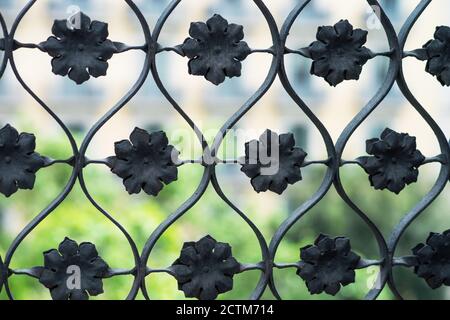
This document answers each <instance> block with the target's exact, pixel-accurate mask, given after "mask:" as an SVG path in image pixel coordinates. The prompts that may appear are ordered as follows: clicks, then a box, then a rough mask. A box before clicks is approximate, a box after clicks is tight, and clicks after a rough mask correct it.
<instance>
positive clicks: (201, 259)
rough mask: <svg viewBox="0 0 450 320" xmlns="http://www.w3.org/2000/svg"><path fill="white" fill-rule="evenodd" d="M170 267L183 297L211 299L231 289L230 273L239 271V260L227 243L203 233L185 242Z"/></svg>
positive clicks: (233, 273) (231, 276) (231, 279)
mask: <svg viewBox="0 0 450 320" xmlns="http://www.w3.org/2000/svg"><path fill="white" fill-rule="evenodd" d="M171 270H172V272H173V274H174V276H175V278H176V279H177V281H178V287H179V289H180V290H182V291H183V292H184V294H185V295H186V297H187V298H197V299H200V300H214V299H216V298H217V296H218V295H219V294H221V293H225V292H228V291H231V290H232V289H233V276H234V275H235V274H236V273H238V272H239V271H240V264H239V263H238V262H237V261H236V259H235V258H233V256H232V253H231V247H230V245H229V244H227V243H221V242H217V241H216V240H215V239H213V238H212V237H211V236H206V237H204V238H203V239H201V240H199V241H198V242H187V243H185V244H184V246H183V249H182V250H181V255H180V257H179V258H178V259H177V260H176V261H175V262H174V263H173V265H172V267H171Z"/></svg>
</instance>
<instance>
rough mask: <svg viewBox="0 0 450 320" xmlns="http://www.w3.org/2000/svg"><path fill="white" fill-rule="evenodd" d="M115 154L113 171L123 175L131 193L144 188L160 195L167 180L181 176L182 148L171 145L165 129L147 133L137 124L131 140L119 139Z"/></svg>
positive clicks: (112, 164) (147, 191)
mask: <svg viewBox="0 0 450 320" xmlns="http://www.w3.org/2000/svg"><path fill="white" fill-rule="evenodd" d="M115 152H116V156H115V157H111V158H109V165H110V167H111V171H112V172H113V173H115V174H116V175H118V176H119V177H120V178H122V179H123V184H124V185H125V188H126V190H127V191H128V193H130V194H138V193H140V192H141V190H144V192H145V193H147V194H149V195H152V196H157V195H158V194H159V192H160V191H161V190H162V189H163V187H164V185H163V183H164V184H166V185H167V184H169V183H171V182H173V181H176V180H177V179H178V169H177V165H176V163H177V162H178V155H179V152H178V151H177V150H176V149H175V147H174V146H172V145H169V141H168V139H167V136H166V134H165V133H164V132H163V131H159V132H153V133H151V134H150V133H148V132H147V131H145V130H143V129H139V128H135V129H134V131H133V132H132V133H131V135H130V141H129V140H123V141H120V142H116V144H115Z"/></svg>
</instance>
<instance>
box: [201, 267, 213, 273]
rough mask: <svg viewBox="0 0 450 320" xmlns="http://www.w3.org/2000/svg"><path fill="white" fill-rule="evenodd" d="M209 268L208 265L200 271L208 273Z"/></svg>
mask: <svg viewBox="0 0 450 320" xmlns="http://www.w3.org/2000/svg"><path fill="white" fill-rule="evenodd" d="M210 271H211V269H210V268H209V267H203V269H202V272H203V273H209V272H210Z"/></svg>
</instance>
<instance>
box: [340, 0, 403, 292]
mask: <svg viewBox="0 0 450 320" xmlns="http://www.w3.org/2000/svg"><path fill="white" fill-rule="evenodd" d="M367 3H368V4H369V5H370V6H372V7H374V6H376V7H377V8H379V10H380V12H379V14H380V17H379V19H380V22H381V24H382V26H383V29H384V31H385V32H386V35H387V38H388V42H389V47H390V50H391V51H392V55H391V56H390V64H389V69H388V72H387V75H386V80H385V81H384V83H383V85H382V86H381V87H380V89H379V90H378V92H377V93H376V94H375V96H374V97H373V98H372V99H371V100H370V101H369V102H368V103H367V105H366V106H365V107H364V108H363V109H362V110H361V111H360V112H359V113H358V114H357V115H356V116H355V117H354V118H353V119H352V120H351V122H350V123H349V124H348V125H347V127H346V128H345V129H344V131H343V132H342V134H341V135H340V137H339V138H338V140H337V142H336V152H337V155H338V159H340V160H341V159H342V155H343V153H344V150H345V147H346V145H347V143H348V141H349V139H350V137H351V136H352V134H353V133H354V132H355V130H356V129H357V128H358V127H359V126H360V125H361V124H362V123H363V122H364V121H365V120H366V119H367V117H369V115H370V114H371V113H372V112H373V111H374V110H375V109H376V108H377V107H378V105H379V104H380V103H381V102H382V101H383V99H384V98H385V97H386V96H387V94H388V93H389V92H390V90H391V88H392V86H393V85H394V83H395V79H396V77H397V73H398V70H399V68H400V64H401V59H402V52H401V50H400V47H399V44H398V39H397V33H396V32H395V29H394V27H393V26H392V23H391V21H390V20H389V18H388V16H387V15H386V13H385V12H384V10H383V8H382V7H381V6H380V4H379V3H378V1H377V0H367ZM334 186H335V188H336V191H337V192H338V194H339V195H340V197H341V198H342V199H343V200H344V201H345V202H346V203H347V205H348V206H349V207H350V208H351V209H352V210H353V211H354V212H355V213H356V214H357V215H358V216H359V217H360V218H361V219H362V220H363V221H364V222H365V223H366V224H367V226H368V227H369V228H370V230H371V232H372V233H373V234H374V236H375V239H376V241H377V244H378V248H379V251H380V255H381V257H382V259H383V261H384V263H383V264H382V265H381V266H380V272H379V275H378V279H377V280H376V281H375V283H374V286H373V287H372V289H371V290H370V291H369V292H368V293H367V295H366V297H365V298H366V299H368V300H372V299H376V298H377V297H378V295H379V294H380V293H381V291H382V290H383V288H384V286H385V284H386V281H387V279H388V277H389V272H390V270H391V268H392V267H391V260H390V258H389V252H388V247H387V244H386V240H385V239H384V236H383V235H382V233H381V231H380V230H379V229H378V227H377V226H376V225H375V223H373V222H372V220H371V219H370V218H369V217H368V216H367V214H366V213H364V211H363V210H361V209H360V208H359V207H358V205H356V204H355V203H354V202H353V201H352V200H351V199H350V197H349V195H348V194H347V192H346V191H345V188H344V186H343V184H342V181H341V179H340V169H338V170H337V172H336V176H335V179H334Z"/></svg>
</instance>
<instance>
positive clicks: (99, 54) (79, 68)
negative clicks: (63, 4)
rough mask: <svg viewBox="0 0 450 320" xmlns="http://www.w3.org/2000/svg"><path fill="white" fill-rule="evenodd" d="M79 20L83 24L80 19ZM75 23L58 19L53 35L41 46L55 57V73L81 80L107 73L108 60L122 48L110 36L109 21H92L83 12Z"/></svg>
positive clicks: (53, 67)
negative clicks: (118, 47)
mask: <svg viewBox="0 0 450 320" xmlns="http://www.w3.org/2000/svg"><path fill="white" fill-rule="evenodd" d="M78 22H79V25H77V23H78ZM77 23H75V24H74V25H73V26H72V25H71V24H70V22H68V20H55V22H54V24H53V28H52V33H53V34H54V36H51V37H49V38H48V39H47V41H45V42H42V43H41V44H40V45H39V48H40V49H41V50H42V51H44V52H47V53H48V54H49V55H50V56H52V57H53V59H52V71H53V73H54V74H57V75H61V76H67V75H69V78H70V79H72V80H73V81H75V82H76V83H77V84H82V83H84V82H85V81H87V80H89V79H90V76H93V77H95V78H97V77H100V76H105V75H106V71H107V69H108V62H107V61H108V60H109V59H111V57H112V56H113V55H114V53H117V52H118V49H117V47H116V45H115V44H114V42H112V41H111V40H108V35H109V32H108V24H107V23H104V22H100V21H95V20H94V21H92V22H91V19H90V18H89V17H88V16H87V15H85V14H84V13H82V12H81V13H79V15H78V19H77Z"/></svg>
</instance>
